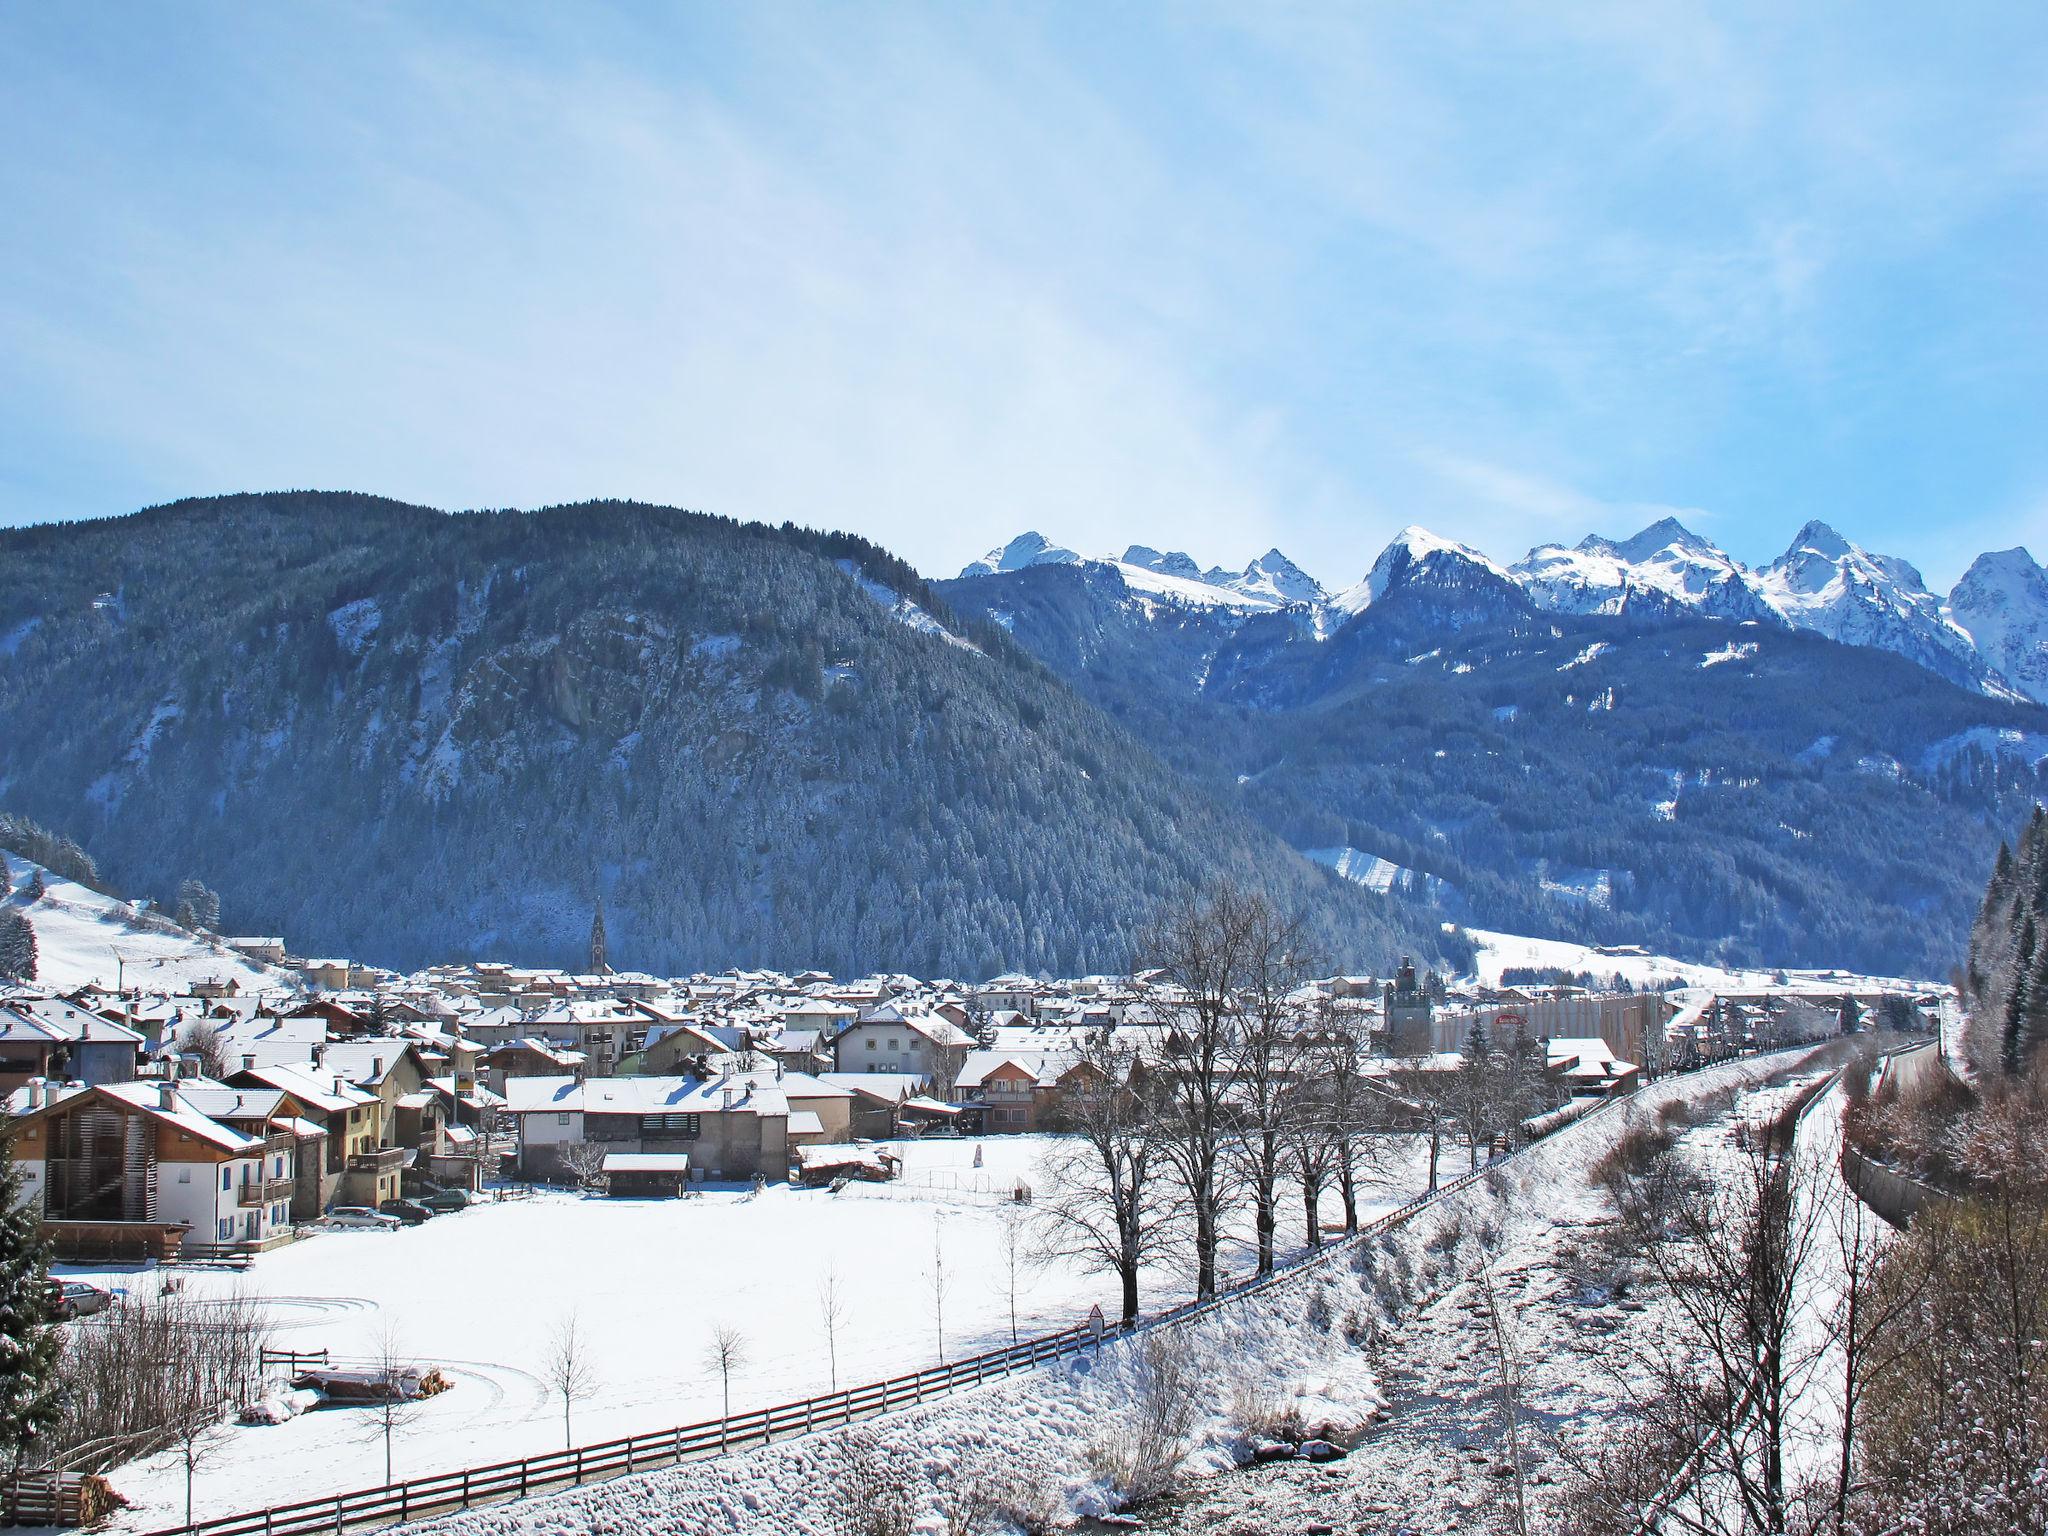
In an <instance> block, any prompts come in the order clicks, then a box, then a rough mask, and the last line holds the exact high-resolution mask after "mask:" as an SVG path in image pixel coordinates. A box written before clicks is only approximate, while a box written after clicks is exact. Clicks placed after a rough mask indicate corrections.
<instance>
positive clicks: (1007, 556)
mask: <svg viewBox="0 0 2048 1536" xmlns="http://www.w3.org/2000/svg"><path fill="white" fill-rule="evenodd" d="M1080 558H1081V557H1080V556H1079V555H1077V554H1075V553H1074V552H1073V551H1072V550H1071V549H1065V548H1062V547H1061V546H1060V545H1058V544H1055V543H1053V542H1052V540H1050V539H1048V538H1047V537H1046V536H1045V535H1044V534H1042V533H1020V534H1018V535H1017V537H1015V538H1014V539H1012V540H1010V542H1009V543H1007V544H1004V545H1000V546H998V547H997V548H995V549H992V550H990V551H989V552H988V553H987V554H985V555H983V556H982V557H981V558H980V559H979V560H975V561H971V562H969V563H968V565H967V566H966V567H965V568H964V569H963V570H962V571H961V572H960V574H961V575H962V576H993V575H995V574H996V573H997V572H999V571H1021V570H1023V569H1024V568H1025V567H1026V566H1031V565H1073V564H1075V563H1076V562H1077V561H1079V560H1080Z"/></svg>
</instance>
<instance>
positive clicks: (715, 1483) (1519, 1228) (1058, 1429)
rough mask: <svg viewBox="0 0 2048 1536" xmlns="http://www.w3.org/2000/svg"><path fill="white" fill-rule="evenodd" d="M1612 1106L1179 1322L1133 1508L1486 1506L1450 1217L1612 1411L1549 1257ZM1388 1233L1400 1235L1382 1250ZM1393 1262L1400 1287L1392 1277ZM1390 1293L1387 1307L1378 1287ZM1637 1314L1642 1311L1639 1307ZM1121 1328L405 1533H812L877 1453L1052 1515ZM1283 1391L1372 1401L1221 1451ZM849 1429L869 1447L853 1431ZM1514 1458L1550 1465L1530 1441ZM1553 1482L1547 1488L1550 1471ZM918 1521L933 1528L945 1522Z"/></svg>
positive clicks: (1580, 1399)
mask: <svg viewBox="0 0 2048 1536" xmlns="http://www.w3.org/2000/svg"><path fill="white" fill-rule="evenodd" d="M1797 1060H1798V1058H1797V1057H1786V1056H1779V1057H1776V1058H1773V1059H1771V1060H1769V1061H1745V1062H1734V1063H1728V1064H1726V1065H1723V1066H1720V1067H1716V1068H1711V1069H1709V1070H1708V1071H1707V1072H1705V1073H1701V1074H1697V1075H1695V1076H1692V1077H1688V1078H1679V1079H1670V1080H1667V1081H1666V1082H1664V1083H1659V1084H1656V1085H1653V1086H1652V1087H1651V1088H1649V1089H1647V1090H1645V1093H1644V1095H1643V1096H1642V1098H1641V1103H1642V1112H1646V1113H1654V1111H1655V1109H1656V1107H1657V1106H1658V1105H1659V1104H1661V1103H1662V1102H1664V1100H1665V1099H1666V1098H1668V1097H1695V1096H1701V1095H1705V1094H1707V1093H1710V1092H1712V1091H1714V1090H1716V1089H1718V1088H1721V1087H1726V1086H1739V1085H1743V1084H1751V1083H1756V1082H1759V1081H1760V1080H1762V1079H1763V1078H1764V1077H1765V1076H1767V1075H1769V1074H1770V1073H1772V1072H1775V1071H1779V1070H1782V1069H1784V1068H1785V1067H1786V1066H1787V1064H1788V1063H1789V1062H1796V1061H1797ZM1624 1123H1625V1121H1624V1117H1623V1115H1622V1114H1620V1113H1618V1112H1614V1111H1610V1112H1607V1113H1605V1114H1601V1115H1596V1116H1593V1117H1591V1118H1590V1119H1589V1120H1587V1121H1582V1122H1580V1123H1579V1124H1577V1125H1574V1126H1572V1127H1570V1128H1568V1129H1566V1130H1564V1131H1562V1132H1560V1133H1558V1135H1557V1136H1556V1137H1554V1138H1552V1139H1551V1140H1549V1141H1546V1142H1544V1143H1541V1144H1539V1145H1538V1146H1537V1147H1535V1148H1533V1149H1531V1150H1530V1151H1529V1152H1528V1153H1526V1154H1524V1155H1523V1156H1522V1157H1520V1158H1518V1159H1516V1160H1515V1162H1514V1163H1513V1164H1511V1165H1509V1167H1508V1168H1507V1169H1506V1170H1504V1172H1503V1175H1502V1176H1501V1177H1500V1178H1498V1179H1494V1180H1488V1181H1482V1182H1481V1183H1480V1184H1479V1185H1477V1186H1475V1187H1474V1188H1473V1189H1472V1190H1470V1191H1468V1192H1466V1193H1464V1194H1461V1195H1459V1196H1456V1197H1453V1198H1452V1199H1449V1200H1446V1201H1444V1202H1442V1203H1441V1204H1440V1205H1438V1206H1435V1207H1431V1208H1430V1209H1429V1210H1428V1212H1427V1213H1426V1214H1425V1215H1424V1216H1423V1217H1421V1218H1419V1219H1418V1220H1417V1221H1415V1222H1414V1223H1412V1224H1411V1225H1410V1226H1409V1227H1408V1228H1406V1229H1404V1230H1403V1231H1402V1233H1401V1234H1400V1235H1399V1236H1398V1237H1397V1238H1394V1239H1392V1240H1390V1241H1388V1242H1387V1243H1385V1244H1383V1245H1380V1246H1377V1247H1368V1248H1367V1249H1365V1250H1362V1251H1363V1252H1364V1253H1365V1254H1366V1256H1367V1262H1365V1263H1364V1264H1358V1263H1354V1262H1352V1261H1351V1260H1350V1259H1349V1258H1348V1257H1347V1258H1343V1259H1340V1260H1339V1261H1338V1262H1336V1263H1333V1264H1330V1265H1327V1266H1324V1267H1322V1268H1320V1269H1317V1270H1314V1271H1311V1272H1308V1273H1306V1274H1304V1275H1303V1276H1301V1277H1300V1278H1298V1279H1296V1280H1294V1281H1292V1282H1291V1283H1289V1284H1287V1285H1284V1286H1282V1287H1278V1288H1276V1289H1274V1290H1272V1291H1269V1292H1266V1293H1263V1294H1261V1295H1260V1296H1258V1297H1256V1298H1253V1299H1251V1300H1248V1301H1246V1302H1243V1303H1239V1304H1236V1305H1233V1306H1227V1307H1225V1308H1222V1309H1220V1310H1219V1311H1217V1312H1215V1313H1212V1314H1209V1316H1208V1318H1207V1320H1205V1321H1202V1322H1199V1323H1195V1324H1191V1325H1188V1327H1187V1328H1186V1330H1185V1332H1186V1334H1187V1336H1188V1339H1189V1344H1188V1346H1187V1348H1188V1349H1189V1351H1190V1352H1191V1354H1192V1356H1193V1362H1194V1376H1195V1381H1196V1383H1197V1386H1196V1388H1195V1392H1196V1395H1197V1397H1198V1399H1199V1411H1198V1412H1197V1413H1196V1415H1195V1430H1194V1436H1193V1441H1194V1449H1193V1454H1192V1455H1191V1456H1190V1458H1189V1462H1188V1468H1189V1471H1190V1473H1191V1474H1193V1475H1194V1477H1195V1481H1194V1482H1193V1483H1192V1484H1191V1486H1190V1487H1189V1489H1188V1490H1187V1491H1186V1492H1185V1493H1184V1494H1182V1495H1180V1496H1179V1497H1177V1498H1176V1499H1174V1500H1173V1501H1171V1502H1170V1503H1169V1504H1167V1505H1165V1506H1159V1507H1153V1508H1148V1509H1147V1510H1146V1511H1145V1514H1144V1519H1145V1526H1146V1529H1148V1530H1155V1531H1169V1532H1185V1533H1187V1536H1194V1533H1196V1532H1201V1533H1205V1536H1206V1533H1216V1532H1227V1533H1230V1536H1248V1533H1252V1532H1259V1533H1267V1532H1280V1531H1301V1530H1307V1529H1311V1528H1312V1527H1313V1526H1315V1525H1316V1524H1318V1523H1321V1524H1326V1525H1329V1526H1332V1527H1334V1528H1335V1529H1338V1530H1353V1529H1357V1530H1368V1531H1379V1530H1408V1531H1413V1532H1425V1531H1427V1532H1451V1531H1459V1532H1463V1531H1478V1530H1486V1529H1492V1528H1496V1527H1497V1525H1498V1517H1499V1516H1500V1513H1501V1506H1502V1494H1503V1483H1502V1481H1501V1480H1500V1479H1499V1478H1498V1477H1496V1476H1495V1475H1494V1472H1495V1469H1496V1468H1497V1467H1498V1466H1499V1464H1500V1459H1501V1451H1500V1446H1499V1433H1500V1419H1499V1412H1498V1407H1497V1403H1496V1400H1495V1398H1494V1396H1493V1383H1494V1363H1493V1360H1494V1357H1493V1353H1492V1346H1491V1344H1490V1343H1489V1342H1488V1340H1489V1339H1490V1337H1491V1334H1490V1328H1489V1327H1488V1325H1487V1323H1486V1322H1485V1319H1484V1309H1483V1307H1482V1306H1481V1305H1480V1303H1479V1302H1478V1300H1477V1299H1476V1296H1475V1288H1474V1286H1473V1283H1472V1280H1471V1274H1470V1269H1469V1267H1466V1268H1460V1267H1459V1266H1458V1265H1455V1264H1453V1263H1451V1262H1450V1261H1449V1260H1448V1259H1447V1258H1446V1256H1445V1250H1444V1245H1443V1233H1444V1231H1445V1229H1446V1227H1447V1226H1448V1225H1449V1224H1450V1223H1451V1222H1452V1221H1453V1220H1455V1221H1456V1222H1458V1223H1459V1224H1460V1225H1461V1226H1462V1228H1463V1230H1464V1232H1465V1234H1466V1237H1465V1241H1464V1252H1465V1253H1466V1255H1467V1257H1470V1256H1471V1255H1473V1254H1482V1255H1483V1257H1484V1262H1486V1263H1487V1265H1488V1267H1489V1270H1490V1272H1491V1273H1492V1274H1493V1276H1494V1278H1495V1281H1496V1285H1497V1290H1498V1294H1499V1295H1500V1296H1501V1297H1502V1305H1503V1306H1504V1308H1505V1309H1506V1310H1507V1312H1508V1313H1509V1317H1510V1320H1509V1324H1508V1326H1509V1328H1510V1330H1511V1332H1512V1333H1513V1335H1514V1337H1515V1340H1516V1344H1517V1347H1518V1349H1519V1351H1520V1354H1521V1358H1522V1360H1523V1362H1524V1372H1525V1374H1524V1389H1523V1390H1524V1400H1525V1403H1526V1411H1528V1413H1529V1417H1530V1419H1531V1421H1532V1423H1538V1424H1542V1425H1546V1426H1554V1425H1556V1424H1557V1423H1560V1422H1563V1421H1565V1420H1567V1419H1574V1420H1576V1419H1580V1418H1585V1419H1587V1420H1589V1421H1590V1420H1592V1419H1595V1418H1597V1416H1598V1415H1599V1414H1601V1413H1603V1412H1611V1411H1612V1410H1613V1408H1614V1406H1615V1403H1616V1397H1615V1394H1614V1389H1613V1386H1612V1384H1611V1383H1609V1382H1608V1381H1607V1380H1606V1379H1605V1378H1604V1377H1603V1376H1602V1374H1601V1372H1600V1371H1599V1370H1598V1369H1597V1368H1596V1367H1595V1364H1594V1362H1595V1361H1596V1360H1597V1359H1598V1357H1599V1355H1600V1354H1601V1352H1602V1351H1603V1350H1604V1349H1605V1348H1607V1347H1608V1346H1607V1340H1608V1338H1609V1336H1610V1334H1611V1333H1612V1332H1613V1331H1614V1330H1616V1329H1617V1328H1620V1327H1622V1326H1624V1322H1625V1320H1627V1319H1629V1318H1630V1317H1631V1316H1632V1314H1630V1313H1629V1312H1627V1310H1626V1309H1625V1308H1618V1307H1616V1306H1614V1305H1610V1304H1604V1303H1592V1304H1589V1303H1588V1302H1587V1301H1586V1300H1585V1299H1584V1298H1582V1297H1581V1296H1579V1295H1578V1294H1577V1293H1576V1292H1575V1291H1574V1290H1572V1289H1571V1288H1570V1287H1569V1286H1568V1285H1567V1284H1566V1282H1565V1281H1564V1280H1563V1279H1562V1278H1561V1276H1560V1275H1559V1273H1558V1267H1557V1262H1556V1256H1557V1250H1558V1248H1559V1246H1560V1245H1561V1244H1562V1243H1564V1242H1565V1241H1567V1240H1568V1239H1569V1238H1570V1237H1571V1235H1572V1233H1573V1231H1574V1230H1575V1229H1576V1228H1578V1227H1580V1226H1582V1225H1583V1224H1585V1223H1587V1222H1589V1221H1595V1220H1599V1219H1602V1218H1603V1216H1604V1214H1605V1212H1604V1208H1603V1203H1602V1197H1601V1196H1600V1195H1599V1193H1598V1192H1597V1191H1596V1190H1594V1189H1592V1188H1591V1186H1590V1185H1589V1184H1588V1182H1587V1169H1588V1167H1589V1166H1590V1164H1591V1163H1592V1161H1593V1160H1594V1159H1595V1158H1597V1156H1598V1155H1599V1153H1600V1152H1601V1151H1602V1150H1603V1149H1604V1148H1605V1147H1606V1146H1607V1145H1609V1144H1610V1142H1611V1140H1612V1138H1613V1136H1614V1135H1615V1134H1616V1133H1617V1132H1618V1131H1619V1130H1620V1128H1621V1127H1622V1125H1623V1124H1624ZM1397 1255H1398V1257H1397ZM1397 1269H1405V1271H1406V1273H1407V1274H1408V1276H1409V1277H1410V1278H1409V1280H1408V1281H1407V1283H1406V1284H1405V1286H1400V1285H1397V1286H1391V1287H1390V1286H1389V1285H1388V1284H1386V1283H1385V1279H1384V1277H1386V1276H1388V1275H1390V1274H1391V1273H1393V1272H1394V1271H1395V1270H1397ZM1395 1291H1400V1292H1402V1293H1403V1296H1402V1299H1401V1300H1399V1301H1398V1302H1397V1303H1396V1304H1395V1305H1394V1306H1393V1307H1391V1308H1389V1306H1388V1305H1387V1303H1388V1298H1389V1296H1390V1295H1391V1294H1392V1293H1393V1292H1395ZM1634 1316H1640V1314H1634ZM1137 1356H1138V1351H1137V1349H1136V1347H1135V1346H1133V1345H1131V1344H1118V1345H1112V1346H1109V1347H1107V1348H1106V1349H1104V1350H1103V1351H1102V1354H1101V1356H1100V1358H1090V1357H1087V1356H1082V1357H1078V1358H1075V1359H1072V1360H1068V1361H1063V1362H1060V1363H1058V1364H1056V1365H1053V1366H1049V1367H1044V1368H1041V1369H1038V1370H1035V1371H1032V1372H1029V1373H1027V1374H1026V1375H1024V1376H1020V1377H1017V1378H1013V1379H1012V1380H1010V1381H1006V1382H1002V1383H998V1384H994V1385H991V1386H989V1387H985V1388H982V1389H978V1390H974V1391H968V1392H963V1393H959V1394H956V1395H954V1396H952V1397H950V1398H948V1399H946V1400H944V1401H943V1402H941V1403H939V1404H935V1405H932V1406H929V1407H926V1408H923V1409H918V1410H913V1411H910V1412H906V1413H901V1414H892V1415H890V1416H888V1417H886V1418H884V1419H880V1420H875V1421H872V1422H871V1423H869V1424H866V1425H860V1426H856V1427H854V1428H853V1429H851V1430H835V1431H832V1432H829V1433H824V1434H818V1435H811V1436H804V1437H801V1438H799V1439H796V1440H791V1441H786V1442H782V1443H780V1444H777V1445H772V1446H766V1447H761V1448H759V1449H755V1450H750V1451H747V1452H744V1453H740V1454H736V1455H733V1456H730V1457H725V1458H720V1459H718V1460H715V1461H706V1462H699V1463H693V1464H688V1465H684V1466H681V1467H676V1468H672V1469H669V1470H666V1471H662V1472H656V1473H650V1474H646V1475H644V1476H637V1477H628V1478H620V1479H617V1480H615V1481H613V1482H609V1483H605V1484H602V1485H598V1486H594V1487H589V1488H584V1489H579V1490H576V1491H573V1492H569V1493H564V1494H559V1495H554V1496H551V1497H546V1498H538V1499H533V1500H528V1501H525V1502H522V1503H517V1504H510V1505H505V1506H502V1507H500V1508H496V1509H492V1510H484V1511H476V1512H472V1513H470V1514H466V1515H458V1516H454V1517H450V1518H448V1519H445V1520H441V1521H436V1522H430V1523H427V1524H425V1525H423V1526H421V1527H420V1531H421V1536H509V1533H514V1532H517V1533H522V1536H528V1533H530V1536H582V1533H586V1532H589V1531H593V1530H617V1531H627V1530H630V1531H635V1532H647V1533H650V1536H686V1533H687V1536H752V1533H763V1536H766V1533H770V1532H773V1533H777V1536H780V1533H791V1536H827V1533H832V1532H837V1531H839V1530H841V1529H845V1528H846V1526H845V1525H844V1524H843V1522H842V1519H841V1518H840V1516H839V1515H838V1514H836V1513H835V1511H838V1512H843V1510H844V1506H845V1501H846V1498H847V1493H846V1490H847V1488H848V1487H849V1486H850V1485H853V1484H855V1483H857V1482H858V1481H859V1476H858V1472H859V1465H860V1462H861V1460H862V1458H863V1454H865V1456H866V1457H869V1458H872V1459H873V1460H874V1461H877V1462H879V1463H880V1464H881V1465H882V1466H884V1467H886V1468H887V1469H888V1471H889V1472H890V1474H892V1476H893V1477H895V1478H898V1479H901V1480H902V1481H903V1483H904V1484H905V1485H906V1486H907V1487H908V1488H909V1490H910V1492H911V1500H912V1509H911V1511H910V1512H911V1513H912V1514H913V1515H918V1516H924V1517H925V1518H927V1519H928V1520H929V1519H933V1518H934V1517H935V1516H940V1515H943V1514H946V1513H950V1512H952V1511H953V1510H956V1509H957V1508H958V1506H959V1501H960V1500H961V1499H962V1497H963V1496H964V1494H965V1491H966V1490H968V1489H969V1488H972V1487H977V1486H980V1487H984V1488H985V1487H987V1486H989V1485H991V1484H1007V1485H1009V1486H1011V1487H1016V1486H1019V1485H1021V1486H1022V1487H1024V1488H1026V1489H1028V1490H1031V1491H1032V1492H1033V1493H1035V1494H1036V1495H1037V1496H1038V1497H1040V1498H1042V1499H1049V1500H1050V1501H1051V1502H1052V1503H1053V1504H1054V1505H1056V1506H1057V1507H1058V1508H1059V1510H1060V1512H1061V1513H1062V1514H1063V1515H1067V1516H1071V1515H1072V1514H1074V1513H1083V1512H1092V1511H1098V1510H1100V1509H1102V1508H1103V1507H1104V1504H1105V1489H1104V1485H1103V1483H1102V1481H1101V1479H1100V1478H1099V1477H1098V1476H1096V1473H1095V1469H1094V1465H1093V1460H1094V1459H1093V1458H1092V1457H1091V1454H1090V1452H1091V1448H1093V1447H1094V1446H1096V1445H1098V1444H1099V1443H1100V1441H1101V1440H1102V1438H1103V1436H1104V1433H1105V1430H1106V1429H1107V1428H1109V1427H1110V1426H1112V1425H1113V1424H1114V1423H1115V1421H1116V1418H1117V1416H1118V1415H1119V1414H1120V1413H1121V1412H1122V1411H1123V1409H1124V1405H1125V1404H1126V1403H1128V1402H1129V1400H1130V1398H1131V1395H1132V1379H1133V1377H1134V1375H1136V1374H1137ZM1260 1399H1263V1400H1264V1402H1265V1404H1266V1405H1268V1406H1269V1407H1270V1406H1271V1405H1274V1404H1277V1403H1281V1402H1286V1401H1293V1402H1296V1403H1299V1404H1301V1405H1302V1407H1303V1409H1304V1411H1305V1413H1306V1415H1307V1416H1308V1417H1309V1419H1310V1420H1311V1421H1312V1422H1314V1421H1317V1420H1319V1419H1323V1418H1327V1419H1329V1420H1331V1421H1335V1422H1343V1421H1346V1420H1349V1421H1351V1422H1353V1423H1357V1422H1359V1421H1361V1420H1364V1419H1366V1418H1368V1417H1370V1418H1372V1419H1375V1420H1380V1421H1381V1422H1380V1423H1379V1427H1376V1428H1372V1429H1370V1430H1369V1431H1368V1432H1367V1436H1366V1439H1365V1441H1364V1444H1363V1445H1362V1446H1361V1447H1360V1448H1359V1450H1358V1451H1357V1452H1356V1454H1354V1455H1352V1456H1351V1457H1350V1458H1349V1459H1347V1460H1344V1461H1341V1462H1337V1463H1335V1464H1334V1465H1332V1466H1328V1467H1321V1466H1314V1465H1310V1464H1308V1463H1304V1462H1293V1461H1289V1462H1277V1463H1274V1464H1272V1465H1270V1466H1267V1467H1263V1468H1258V1469H1253V1470H1248V1471H1243V1472H1239V1471H1235V1470H1233V1468H1234V1467H1235V1465H1236V1463H1237V1462H1238V1461H1239V1460H1241V1459H1243V1457H1244V1454H1245V1450H1246V1445H1247V1427H1248V1416H1247V1413H1246V1406H1247V1404H1248V1403H1252V1402H1254V1401H1256V1400H1260ZM863 1444H865V1446H866V1451H865V1453H863V1452H862V1450H861V1447H862V1445H863ZM1530 1464H1531V1466H1532V1468H1533V1469H1536V1470H1537V1472H1538V1474H1539V1475H1540V1476H1543V1477H1554V1475H1555V1469H1554V1467H1553V1468H1551V1469H1549V1470H1544V1467H1545V1459H1544V1456H1543V1454H1542V1451H1541V1448H1540V1446H1535V1447H1532V1451H1531V1457H1530ZM1556 1486H1557V1485H1556V1484H1555V1483H1554V1482H1551V1483H1545V1484H1540V1485H1539V1493H1542V1492H1544V1491H1545V1490H1547V1491H1548V1492H1549V1493H1554V1491H1555V1488H1556ZM922 1528H924V1529H941V1528H943V1527H942V1526H939V1525H937V1524H932V1525H927V1526H925V1527H922Z"/></svg>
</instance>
